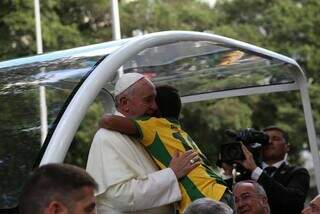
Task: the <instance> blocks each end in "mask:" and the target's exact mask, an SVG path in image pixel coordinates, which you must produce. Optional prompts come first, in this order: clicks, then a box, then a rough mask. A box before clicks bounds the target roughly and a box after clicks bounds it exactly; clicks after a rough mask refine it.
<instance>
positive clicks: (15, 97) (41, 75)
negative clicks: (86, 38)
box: [0, 56, 101, 209]
mask: <svg viewBox="0 0 320 214" xmlns="http://www.w3.org/2000/svg"><path fill="white" fill-rule="evenodd" d="M100 59H101V56H99V57H88V58H62V59H59V60H55V61H45V62H35V63H33V64H22V65H18V66H14V67H6V68H0V139H1V142H0V177H1V178H5V179H1V181H0V190H1V191H0V192H1V195H0V209H3V208H10V207H14V206H16V205H17V199H18V196H19V194H20V191H21V187H22V185H23V182H24V181H25V178H26V176H27V174H28V173H29V172H30V170H31V169H32V167H33V164H34V162H35V160H36V158H37V156H38V153H39V151H40V148H41V136H40V135H41V134H40V107H39V86H45V90H46V102H47V110H48V126H49V129H50V128H52V127H53V126H54V124H53V123H54V121H55V119H56V117H57V115H58V113H59V112H60V111H62V108H63V106H64V104H65V102H66V100H67V98H68V97H69V95H70V94H71V92H72V91H73V90H74V89H75V87H76V86H77V85H78V83H79V82H80V81H81V79H82V78H83V77H84V76H85V75H86V74H87V73H88V72H89V71H90V70H91V69H92V68H93V66H94V65H95V64H96V62H97V61H98V60H100Z"/></svg>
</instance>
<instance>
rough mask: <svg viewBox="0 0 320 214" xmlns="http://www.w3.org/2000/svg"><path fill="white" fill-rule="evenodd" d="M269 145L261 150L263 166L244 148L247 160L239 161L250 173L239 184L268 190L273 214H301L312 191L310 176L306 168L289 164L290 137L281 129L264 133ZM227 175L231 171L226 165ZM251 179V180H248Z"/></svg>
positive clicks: (268, 128) (272, 128)
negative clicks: (244, 182) (253, 184)
mask: <svg viewBox="0 0 320 214" xmlns="http://www.w3.org/2000/svg"><path fill="white" fill-rule="evenodd" d="M263 131H264V132H265V134H267V135H268V136H269V142H268V143H267V144H265V145H263V146H262V149H261V155H262V163H261V164H257V163H256V161H255V159H254V158H253V155H252V153H251V152H250V151H249V150H248V149H247V147H246V146H244V145H242V150H243V153H244V160H239V161H237V163H239V164H241V166H242V167H244V168H245V169H246V170H247V171H248V172H249V173H248V174H245V175H240V176H238V177H237V179H236V180H237V181H239V180H245V179H252V180H255V181H257V182H258V183H259V184H260V185H262V186H263V188H264V189H265V190H266V193H267V196H268V201H269V204H270V208H271V213H272V214H284V213H290V214H295V213H301V210H302V209H303V204H304V201H305V198H306V196H307V192H308V189H309V180H310V176H309V174H308V171H307V170H306V169H304V168H301V167H297V166H292V165H290V164H288V163H287V162H286V155H287V152H288V151H289V146H290V145H289V143H288V135H287V133H286V132H284V131H283V130H282V129H280V128H278V127H275V126H270V127H267V128H265V129H264V130H263ZM223 167H224V169H225V171H226V174H229V175H231V173H230V170H228V169H227V168H226V164H223ZM248 176H250V178H248ZM228 182H229V183H230V182H232V181H231V179H229V181H228Z"/></svg>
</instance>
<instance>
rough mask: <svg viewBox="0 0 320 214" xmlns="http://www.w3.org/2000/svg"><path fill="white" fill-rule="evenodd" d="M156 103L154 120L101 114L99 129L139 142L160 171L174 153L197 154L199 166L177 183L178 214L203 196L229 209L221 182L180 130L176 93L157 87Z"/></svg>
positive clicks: (225, 191)
mask: <svg viewBox="0 0 320 214" xmlns="http://www.w3.org/2000/svg"><path fill="white" fill-rule="evenodd" d="M156 103H157V105H158V113H157V115H156V116H158V117H150V116H145V117H142V118H136V119H129V118H124V117H120V116H115V115H105V116H104V118H103V119H102V121H101V123H100V126H101V127H102V128H107V129H111V130H115V131H119V132H121V133H125V134H128V135H131V136H133V137H135V138H137V139H139V141H140V142H141V143H142V144H143V145H144V146H145V147H146V149H147V150H148V152H149V153H150V154H151V156H152V157H153V159H154V160H155V162H156V163H157V165H158V166H159V167H160V168H161V169H163V168H167V167H168V166H169V163H170V161H171V159H172V157H173V155H174V154H175V153H176V152H177V151H179V152H185V151H187V150H195V151H197V152H198V153H199V157H200V158H201V164H200V165H199V166H198V167H196V168H195V169H194V170H192V171H191V172H190V173H189V174H188V175H187V176H185V177H183V178H182V179H180V181H179V183H180V189H181V195H182V198H181V201H180V204H179V212H180V213H182V212H183V211H184V209H185V208H186V207H187V206H188V205H189V204H190V203H191V202H192V201H194V200H196V199H198V198H204V197H207V198H212V199H214V200H222V201H224V200H229V202H230V203H231V204H230V205H231V206H232V207H233V204H232V202H231V201H230V197H231V196H230V195H229V194H230V193H229V192H228V191H227V190H226V186H225V183H224V181H223V179H222V178H221V177H220V176H218V175H217V174H216V172H215V171H214V170H212V169H211V168H210V167H209V166H208V162H207V159H206V157H205V156H204V155H203V154H202V152H201V151H200V149H199V148H198V147H197V145H196V144H195V143H194V142H193V140H192V139H191V138H190V136H189V135H188V134H187V133H186V132H184V131H183V130H182V129H181V127H180V124H179V121H178V119H179V115H180V110H181V100H180V96H179V94H178V91H177V90H176V89H175V88H173V87H170V86H159V87H157V96H156ZM195 161H197V160H191V163H194V162H195ZM228 197H229V198H228Z"/></svg>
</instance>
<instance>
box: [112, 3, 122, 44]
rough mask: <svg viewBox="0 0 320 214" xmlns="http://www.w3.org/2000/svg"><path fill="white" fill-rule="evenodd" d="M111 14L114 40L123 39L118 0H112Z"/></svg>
mask: <svg viewBox="0 0 320 214" xmlns="http://www.w3.org/2000/svg"><path fill="white" fill-rule="evenodd" d="M111 15H112V37H113V40H119V39H121V30H120V18H119V5H118V0H111Z"/></svg>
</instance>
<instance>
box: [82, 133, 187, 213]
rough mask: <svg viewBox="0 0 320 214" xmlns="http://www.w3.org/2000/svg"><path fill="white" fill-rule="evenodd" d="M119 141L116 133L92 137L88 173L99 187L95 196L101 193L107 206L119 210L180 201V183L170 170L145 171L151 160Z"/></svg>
mask: <svg viewBox="0 0 320 214" xmlns="http://www.w3.org/2000/svg"><path fill="white" fill-rule="evenodd" d="M119 139H120V138H119V135H118V134H114V132H111V131H107V130H101V129H100V130H99V131H98V132H97V133H96V135H95V137H94V140H93V143H92V145H91V148H90V152H89V156H88V162H87V171H88V172H89V174H91V175H92V177H93V178H94V179H95V180H96V182H97V183H98V185H99V190H98V193H97V194H98V195H100V194H104V197H103V198H106V199H107V200H108V204H109V203H110V204H111V205H112V206H113V207H114V208H115V209H117V210H120V211H137V210H144V209H149V208H154V207H159V206H162V205H166V204H171V203H173V202H175V201H178V200H180V199H181V193H180V189H179V183H178V181H177V178H176V176H175V174H174V172H173V171H172V170H171V169H170V168H167V169H163V170H160V171H154V167H152V168H151V169H150V167H149V168H148V166H149V165H150V163H149V164H146V165H144V164H145V162H148V161H149V162H150V159H144V157H142V156H143V155H144V153H140V152H139V150H138V149H137V147H134V146H133V142H128V143H127V144H125V143H120V142H119ZM139 145H140V144H139ZM141 148H142V147H141ZM142 149H143V148H142ZM138 156H139V157H138ZM137 162H138V163H137ZM152 166H153V165H152ZM146 169H148V170H146Z"/></svg>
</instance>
